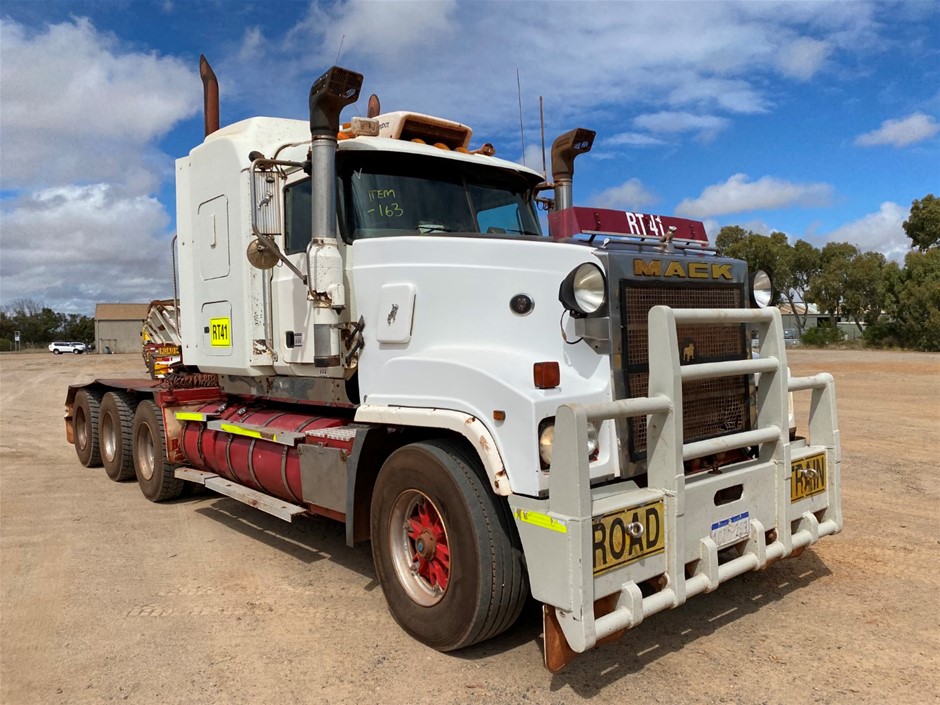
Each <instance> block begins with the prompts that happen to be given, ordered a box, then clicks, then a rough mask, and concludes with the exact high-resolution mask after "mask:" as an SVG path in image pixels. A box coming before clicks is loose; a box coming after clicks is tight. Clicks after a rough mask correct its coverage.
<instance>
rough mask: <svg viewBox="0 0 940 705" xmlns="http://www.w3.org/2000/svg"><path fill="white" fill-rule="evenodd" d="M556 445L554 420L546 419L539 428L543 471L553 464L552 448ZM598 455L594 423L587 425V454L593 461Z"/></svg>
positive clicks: (540, 457)
mask: <svg viewBox="0 0 940 705" xmlns="http://www.w3.org/2000/svg"><path fill="white" fill-rule="evenodd" d="M554 443H555V423H554V419H545V420H544V421H543V422H542V424H541V426H540V427H539V459H541V461H542V465H543V469H546V470H547V469H548V468H549V467H550V466H551V464H552V446H553V444H554ZM596 453H597V426H595V425H594V424H593V423H589V424H588V425H587V454H588V459H589V460H593V459H594V455H595V454H596Z"/></svg>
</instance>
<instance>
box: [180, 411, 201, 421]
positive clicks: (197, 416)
mask: <svg viewBox="0 0 940 705" xmlns="http://www.w3.org/2000/svg"><path fill="white" fill-rule="evenodd" d="M176 420H177V421H205V420H206V415H205V414H203V413H200V412H198V411H177V412H176Z"/></svg>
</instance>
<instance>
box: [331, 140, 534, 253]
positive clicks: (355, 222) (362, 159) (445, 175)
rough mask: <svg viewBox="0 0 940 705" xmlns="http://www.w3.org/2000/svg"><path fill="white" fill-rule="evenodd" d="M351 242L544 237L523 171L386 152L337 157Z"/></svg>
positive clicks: (530, 182) (530, 185)
mask: <svg viewBox="0 0 940 705" xmlns="http://www.w3.org/2000/svg"><path fill="white" fill-rule="evenodd" d="M337 165H338V170H339V177H340V180H341V185H340V197H341V200H342V204H341V205H342V212H344V213H345V223H344V230H345V234H346V235H347V237H348V238H349V239H352V240H357V239H359V238H368V237H387V236H394V235H414V234H415V233H441V232H443V233H487V234H498V235H504V234H510V235H541V230H540V228H539V223H538V219H537V217H536V215H535V211H534V210H533V208H532V202H531V200H530V196H531V190H532V186H533V185H534V184H533V183H532V181H531V179H529V178H527V177H526V176H525V175H523V174H519V173H513V172H507V171H504V170H502V169H495V168H492V167H486V166H482V165H475V164H467V163H464V162H460V161H457V160H454V159H435V158H431V157H423V156H418V155H413V154H399V153H389V152H381V153H378V152H351V153H350V152H347V153H345V154H341V155H337Z"/></svg>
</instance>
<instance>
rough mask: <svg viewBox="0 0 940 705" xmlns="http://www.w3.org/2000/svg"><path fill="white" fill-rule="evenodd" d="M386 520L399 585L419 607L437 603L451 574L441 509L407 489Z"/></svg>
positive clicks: (425, 497)
mask: <svg viewBox="0 0 940 705" xmlns="http://www.w3.org/2000/svg"><path fill="white" fill-rule="evenodd" d="M389 521H390V527H391V529H392V530H391V531H390V532H389V537H390V541H391V545H390V546H389V549H390V551H391V554H392V556H391V557H392V563H393V565H394V567H395V573H396V575H397V576H398V580H399V582H400V584H401V586H402V587H403V588H404V590H405V592H406V593H408V596H409V597H411V599H412V600H414V601H415V602H417V603H418V604H419V605H423V606H425V607H430V606H433V605H435V604H437V603H438V602H440V601H441V600H442V599H443V597H444V594H445V592H446V591H447V586H448V584H449V583H450V571H451V555H450V542H449V541H448V538H447V527H446V526H445V524H444V520H443V517H442V516H441V512H440V510H439V509H438V507H437V506H436V505H435V504H434V502H433V501H432V500H431V498H430V497H428V496H427V495H425V494H424V493H423V492H420V491H419V490H407V491H405V492H403V493H402V494H400V495H399V496H398V498H397V499H396V500H395V503H394V504H393V506H392V511H391V513H390V515H389ZM398 527H400V528H398Z"/></svg>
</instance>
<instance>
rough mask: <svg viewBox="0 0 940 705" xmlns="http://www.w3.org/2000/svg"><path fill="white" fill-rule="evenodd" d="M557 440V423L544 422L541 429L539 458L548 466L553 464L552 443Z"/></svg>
mask: <svg viewBox="0 0 940 705" xmlns="http://www.w3.org/2000/svg"><path fill="white" fill-rule="evenodd" d="M554 442H555V424H553V423H551V422H549V423H543V425H542V428H541V429H540V430H539V458H540V459H541V460H542V464H543V465H544V466H545V467H546V468H548V467H549V466H550V465H551V464H552V443H554Z"/></svg>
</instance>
